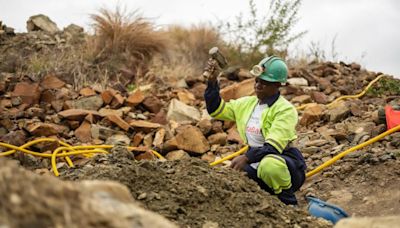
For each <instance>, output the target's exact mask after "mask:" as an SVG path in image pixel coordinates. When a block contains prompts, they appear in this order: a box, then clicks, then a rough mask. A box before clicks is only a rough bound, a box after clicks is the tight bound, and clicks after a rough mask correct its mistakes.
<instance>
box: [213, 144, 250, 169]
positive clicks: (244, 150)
mask: <svg viewBox="0 0 400 228" xmlns="http://www.w3.org/2000/svg"><path fill="white" fill-rule="evenodd" d="M247 149H249V146H248V145H246V146H244V147H243V148H242V149H240V150H238V151H237V152H235V153H233V154H231V155H228V156H226V157H224V158H222V159H219V160H217V161H214V162H212V163H210V166H215V165H218V164H220V163H222V162H224V161H226V160H230V159H232V158H234V157H236V156H239V155H241V154H243V153H245V152H246V151H247Z"/></svg>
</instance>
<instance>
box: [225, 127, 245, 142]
mask: <svg viewBox="0 0 400 228" xmlns="http://www.w3.org/2000/svg"><path fill="white" fill-rule="evenodd" d="M227 140H228V141H229V142H236V143H239V144H243V140H242V138H240V135H239V132H238V131H237V129H236V126H234V127H232V128H231V129H229V130H228V136H227Z"/></svg>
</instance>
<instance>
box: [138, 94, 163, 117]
mask: <svg viewBox="0 0 400 228" xmlns="http://www.w3.org/2000/svg"><path fill="white" fill-rule="evenodd" d="M143 106H144V107H145V108H146V109H147V110H149V111H150V112H152V113H158V112H159V111H160V110H161V108H162V106H163V104H162V102H161V100H160V99H158V98H157V97H155V96H150V97H146V98H145V99H144V101H143Z"/></svg>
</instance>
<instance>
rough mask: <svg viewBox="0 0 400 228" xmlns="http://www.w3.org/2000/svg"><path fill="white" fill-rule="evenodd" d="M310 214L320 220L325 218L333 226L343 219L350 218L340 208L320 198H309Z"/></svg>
mask: <svg viewBox="0 0 400 228" xmlns="http://www.w3.org/2000/svg"><path fill="white" fill-rule="evenodd" d="M306 198H307V201H308V212H309V213H310V214H311V215H312V216H314V217H318V218H323V219H326V220H329V221H331V222H332V223H333V224H335V223H337V221H339V220H340V219H342V218H346V217H349V216H348V215H347V213H346V212H345V211H344V210H343V209H342V208H340V207H338V206H336V205H333V204H330V203H327V202H325V201H322V200H320V199H318V198H315V197H312V196H307V197H306Z"/></svg>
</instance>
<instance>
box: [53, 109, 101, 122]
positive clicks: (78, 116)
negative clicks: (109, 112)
mask: <svg viewBox="0 0 400 228" xmlns="http://www.w3.org/2000/svg"><path fill="white" fill-rule="evenodd" d="M88 114H92V115H94V116H101V115H100V114H99V113H98V112H96V111H91V110H84V109H68V110H65V111H62V112H59V113H58V115H59V116H61V117H62V118H65V119H68V120H77V121H82V120H83V119H84V118H85V117H86V116H87V115H88Z"/></svg>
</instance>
